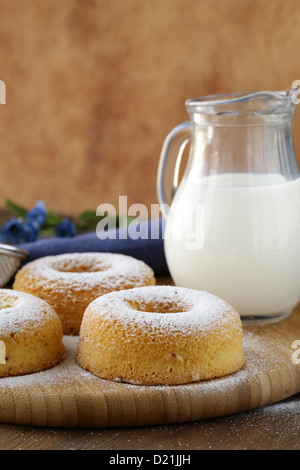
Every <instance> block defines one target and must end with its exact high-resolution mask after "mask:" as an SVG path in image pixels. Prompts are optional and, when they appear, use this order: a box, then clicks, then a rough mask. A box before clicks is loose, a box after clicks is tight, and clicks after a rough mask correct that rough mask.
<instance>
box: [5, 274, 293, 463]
mask: <svg viewBox="0 0 300 470" xmlns="http://www.w3.org/2000/svg"><path fill="white" fill-rule="evenodd" d="M159 283H160V284H161V283H164V282H163V280H162V279H160V282H159ZM299 424H300V393H299V394H297V395H293V396H292V397H290V398H287V399H285V400H283V401H281V402H278V403H275V404H271V405H268V406H264V407H262V408H259V409H254V410H251V411H247V412H241V413H237V414H234V415H228V416H223V417H218V418H210V419H204V420H200V421H193V422H188V423H180V424H171V425H162V426H144V427H128V428H91V429H89V428H85V429H78V428H53V427H34V426H25V425H15V424H5V423H0V450H105V451H112V453H113V454H114V452H115V451H119V452H120V451H129V455H131V454H130V451H131V452H132V455H134V451H136V450H142V451H146V450H150V451H157V452H160V453H161V452H162V451H176V452H178V451H179V452H180V453H181V452H182V453H184V454H185V455H187V454H188V452H189V451H195V450H300V426H299Z"/></svg>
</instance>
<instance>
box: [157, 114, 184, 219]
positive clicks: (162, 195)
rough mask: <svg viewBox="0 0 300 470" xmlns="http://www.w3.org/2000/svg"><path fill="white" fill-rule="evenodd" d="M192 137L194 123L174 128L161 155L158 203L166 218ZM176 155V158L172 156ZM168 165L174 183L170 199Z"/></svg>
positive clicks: (164, 144)
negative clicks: (167, 175)
mask: <svg viewBox="0 0 300 470" xmlns="http://www.w3.org/2000/svg"><path fill="white" fill-rule="evenodd" d="M191 135H192V123H191V122H190V121H187V122H182V123H181V124H178V126H176V127H174V128H173V129H172V130H171V132H170V133H169V134H168V135H167V137H166V139H165V141H164V143H163V147H162V150H161V154H160V159H159V164H158V171H157V181H156V189H157V196H158V202H159V204H160V208H161V211H162V214H163V216H164V217H165V218H167V216H168V211H169V206H170V204H171V201H172V198H173V197H174V195H175V192H176V191H177V188H178V184H179V169H180V164H181V160H182V155H183V152H184V149H185V147H186V145H187V144H188V143H189V142H190V140H191ZM172 155H173V156H174V155H175V157H176V158H175V161H174V158H172V159H171V158H170V156H172ZM168 164H171V165H172V166H173V168H171V170H170V172H169V174H170V175H172V183H171V190H170V195H169V198H168V197H166V190H165V185H166V173H167V172H166V167H167V165H168Z"/></svg>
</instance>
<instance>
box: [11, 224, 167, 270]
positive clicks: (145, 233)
mask: <svg viewBox="0 0 300 470" xmlns="http://www.w3.org/2000/svg"><path fill="white" fill-rule="evenodd" d="M163 230H164V221H163V219H154V220H146V221H142V222H140V223H139V224H138V226H130V225H129V227H124V228H120V229H117V230H114V231H110V232H107V233H106V235H107V238H106V239H103V240H102V239H99V238H98V236H97V234H96V231H94V232H89V233H84V234H80V235H76V236H75V237H72V238H58V237H50V238H44V239H39V240H37V241H35V242H31V243H23V244H20V245H18V247H19V248H22V249H24V250H27V251H28V252H29V256H28V257H27V258H26V259H25V260H24V262H23V264H26V263H28V262H30V261H33V260H35V259H37V258H41V257H43V256H51V255H59V254H63V253H84V252H110V253H121V254H124V255H129V256H133V257H134V258H137V259H139V260H142V261H144V262H145V263H147V264H148V266H150V267H151V268H152V269H153V271H154V273H155V274H168V267H167V263H166V258H165V253H164V242H163Z"/></svg>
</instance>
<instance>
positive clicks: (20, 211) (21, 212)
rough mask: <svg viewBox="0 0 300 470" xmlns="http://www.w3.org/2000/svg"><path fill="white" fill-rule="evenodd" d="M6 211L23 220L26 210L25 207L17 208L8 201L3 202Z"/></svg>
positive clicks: (13, 203) (17, 206)
mask: <svg viewBox="0 0 300 470" xmlns="http://www.w3.org/2000/svg"><path fill="white" fill-rule="evenodd" d="M5 203H6V207H7V209H8V210H9V211H10V212H12V213H13V214H14V215H15V216H17V217H23V218H25V217H26V215H27V212H28V210H27V209H25V207H22V206H19V205H18V204H16V203H15V202H13V201H11V200H10V199H6V200H5Z"/></svg>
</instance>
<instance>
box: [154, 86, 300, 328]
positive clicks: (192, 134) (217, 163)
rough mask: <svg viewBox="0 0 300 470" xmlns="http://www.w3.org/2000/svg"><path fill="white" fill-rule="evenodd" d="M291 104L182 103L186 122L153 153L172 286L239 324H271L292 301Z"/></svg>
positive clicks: (268, 100)
mask: <svg viewBox="0 0 300 470" xmlns="http://www.w3.org/2000/svg"><path fill="white" fill-rule="evenodd" d="M294 96H295V90H290V91H275V92H271V91H266V92H264V91H262V92H252V93H246V94H242V93H235V94H229V95H228V94H227V95H215V96H206V97H203V98H193V99H189V100H187V101H186V108H187V111H188V114H189V117H190V120H189V121H187V122H184V123H182V124H179V125H178V126H176V127H175V128H174V129H173V130H172V131H171V132H170V134H169V135H168V136H167V137H166V139H165V142H164V145H163V148H162V151H161V156H160V162H159V168H158V174H157V192H158V199H159V203H160V206H161V210H162V212H163V215H164V218H165V219H166V223H165V231H164V248H165V254H166V259H167V264H168V267H169V270H170V274H171V276H172V278H173V281H174V283H175V284H176V285H178V286H184V287H190V288H194V289H198V290H206V291H208V292H210V293H212V294H215V295H217V296H218V297H221V298H223V299H224V300H226V301H227V302H229V303H230V304H231V305H232V306H233V307H234V308H235V309H236V310H237V311H238V312H239V314H240V316H241V318H242V321H243V323H246V324H247V323H248V324H249V323H253V322H255V323H268V322H274V321H279V320H281V319H283V318H285V317H286V316H288V315H289V314H290V313H291V311H292V310H293V309H294V307H295V306H296V305H297V304H298V303H299V301H300V174H299V168H298V165H297V161H296V158H295V153H294V146H293V139H292V130H291V119H292V116H293V113H294V110H295V99H294ZM188 143H189V145H190V150H189V157H188V162H187V165H186V168H185V171H184V174H183V176H182V179H181V181H180V184H178V183H179V174H180V163H181V161H182V156H183V155H184V148H185V147H186V145H187V144H188Z"/></svg>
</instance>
